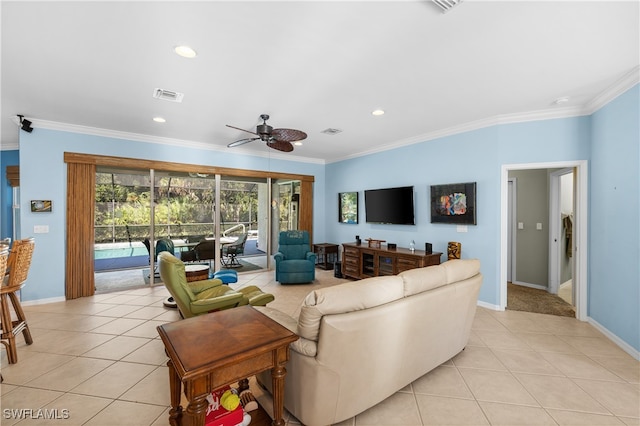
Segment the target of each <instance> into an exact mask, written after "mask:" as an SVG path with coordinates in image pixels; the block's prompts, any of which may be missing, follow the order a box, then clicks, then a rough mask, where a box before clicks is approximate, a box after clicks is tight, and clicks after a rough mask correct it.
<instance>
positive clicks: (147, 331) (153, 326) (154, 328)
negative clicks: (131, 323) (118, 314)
mask: <svg viewBox="0 0 640 426" xmlns="http://www.w3.org/2000/svg"><path fill="white" fill-rule="evenodd" d="M167 322H170V321H157V320H150V321H145V322H144V323H142V324H140V325H139V326H137V327H134V328H132V329H131V330H129V331H127V332H126V333H124V336H134V337H146V338H148V339H155V338H156V337H159V336H160V335H159V334H158V326H159V325H162V324H166V323H167Z"/></svg>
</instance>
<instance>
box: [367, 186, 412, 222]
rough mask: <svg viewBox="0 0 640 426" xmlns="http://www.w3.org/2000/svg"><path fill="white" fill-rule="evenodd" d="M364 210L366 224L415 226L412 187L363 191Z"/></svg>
mask: <svg viewBox="0 0 640 426" xmlns="http://www.w3.org/2000/svg"><path fill="white" fill-rule="evenodd" d="M364 210H365V217H366V221H367V222H368V223H389V224H394V225H415V221H414V214H413V186H403V187H399V188H384V189H369V190H365V191H364Z"/></svg>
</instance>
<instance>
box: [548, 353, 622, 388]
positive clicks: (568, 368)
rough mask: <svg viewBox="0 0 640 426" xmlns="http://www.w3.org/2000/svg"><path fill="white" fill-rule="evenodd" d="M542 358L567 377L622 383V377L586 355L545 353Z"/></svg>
mask: <svg viewBox="0 0 640 426" xmlns="http://www.w3.org/2000/svg"><path fill="white" fill-rule="evenodd" d="M541 356H543V357H544V359H546V360H547V361H549V363H551V364H553V365H554V366H555V367H556V368H558V369H559V370H560V371H562V372H563V373H564V374H565V375H566V376H567V377H576V378H582V379H594V380H609V381H615V382H619V381H622V379H621V378H620V377H618V376H617V375H615V374H613V373H612V372H610V371H609V370H607V369H606V368H604V367H602V366H601V365H600V364H598V363H597V362H595V361H593V360H592V359H590V358H589V357H587V356H585V355H580V354H560V353H552V352H545V353H542V354H541Z"/></svg>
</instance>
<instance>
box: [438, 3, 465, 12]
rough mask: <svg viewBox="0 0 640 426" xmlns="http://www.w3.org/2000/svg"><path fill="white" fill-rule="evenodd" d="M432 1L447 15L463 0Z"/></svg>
mask: <svg viewBox="0 0 640 426" xmlns="http://www.w3.org/2000/svg"><path fill="white" fill-rule="evenodd" d="M431 1H433V2H434V3H435V4H437V5H438V6H439V7H440V9H442V13H447V12H448V11H450V10H451V9H453V7H455V6H457V5H459V4H460V3H462V0H431Z"/></svg>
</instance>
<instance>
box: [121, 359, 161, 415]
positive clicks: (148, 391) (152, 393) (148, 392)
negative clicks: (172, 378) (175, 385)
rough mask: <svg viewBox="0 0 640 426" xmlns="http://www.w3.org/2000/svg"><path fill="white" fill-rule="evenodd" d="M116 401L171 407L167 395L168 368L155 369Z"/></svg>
mask: <svg viewBox="0 0 640 426" xmlns="http://www.w3.org/2000/svg"><path fill="white" fill-rule="evenodd" d="M118 399H120V400H123V401H131V402H143V403H146V404H155V405H162V406H165V407H166V406H169V405H171V398H170V395H169V368H167V367H158V368H156V369H155V370H153V371H152V372H151V373H150V374H149V375H148V376H146V377H145V378H143V379H142V380H140V381H139V382H138V383H136V384H135V385H134V386H133V387H132V388H131V389H129V390H128V391H126V392H125V393H124V394H122V395H121V396H120V398H118Z"/></svg>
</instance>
